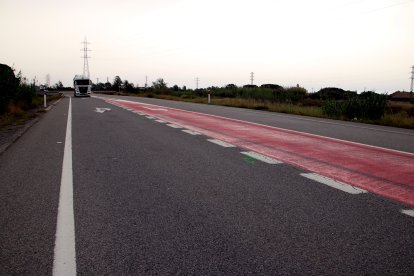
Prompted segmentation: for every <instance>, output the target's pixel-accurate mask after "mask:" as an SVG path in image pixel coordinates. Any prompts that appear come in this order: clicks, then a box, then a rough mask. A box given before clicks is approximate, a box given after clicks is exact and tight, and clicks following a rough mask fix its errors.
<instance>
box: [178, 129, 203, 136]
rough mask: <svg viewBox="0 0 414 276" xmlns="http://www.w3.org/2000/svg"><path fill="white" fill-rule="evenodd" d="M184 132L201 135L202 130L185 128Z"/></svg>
mask: <svg viewBox="0 0 414 276" xmlns="http://www.w3.org/2000/svg"><path fill="white" fill-rule="evenodd" d="M182 132H185V133H188V134H191V135H201V133H200V132H197V131H194V130H190V129H183V130H182Z"/></svg>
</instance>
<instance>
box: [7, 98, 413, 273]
mask: <svg viewBox="0 0 414 276" xmlns="http://www.w3.org/2000/svg"><path fill="white" fill-rule="evenodd" d="M0 208H1V215H0V226H1V230H0V248H1V250H0V274H1V275H11V274H12V275H16V274H30V275H45V274H46V275H47V274H55V275H75V274H79V275H104V274H116V275H124V274H132V275H148V274H163V275H166V274H214V275H217V274H223V275H234V274H235V275H243V274H267V275H275V274H294V275H298V274H299V275H302V274H311V275H312V274H330V275H333V274H335V275H338V274H368V275H378V274H381V275H383V274H388V275H397V274H398V275H413V274H414V261H413V260H414V131H413V130H405V129H398V128H390V127H381V126H372V125H364V124H358V123H352V122H340V121H332V120H323V119H315V118H309V117H301V116H292V115H284V114H276V113H269V112H263V111H254V110H244V109H237V108H228V107H220V106H208V105H199V104H190V103H182V102H171V101H164V100H157V99H146V98H132V97H116V96H102V95H96V96H94V97H92V98H71V97H68V96H67V97H65V98H64V99H62V100H61V101H60V102H59V103H58V104H57V105H56V106H55V107H54V108H53V109H51V110H50V111H49V112H47V113H46V114H44V115H43V117H42V118H41V120H40V121H39V122H38V123H37V124H35V125H34V126H33V127H31V128H30V129H29V130H28V131H27V132H26V133H25V134H24V135H23V136H22V137H21V138H20V139H19V140H18V141H17V142H15V143H14V144H13V145H12V146H11V147H10V148H9V149H8V150H7V151H6V152H4V153H3V154H1V155H0Z"/></svg>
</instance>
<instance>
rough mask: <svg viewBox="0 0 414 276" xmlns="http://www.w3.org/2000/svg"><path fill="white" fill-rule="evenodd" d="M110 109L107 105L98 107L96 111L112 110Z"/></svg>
mask: <svg viewBox="0 0 414 276" xmlns="http://www.w3.org/2000/svg"><path fill="white" fill-rule="evenodd" d="M110 110H111V109H110V108H106V107H97V108H96V110H95V112H98V113H104V112H105V111H110Z"/></svg>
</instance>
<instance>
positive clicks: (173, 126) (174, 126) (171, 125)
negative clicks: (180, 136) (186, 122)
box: [167, 124, 182, 128]
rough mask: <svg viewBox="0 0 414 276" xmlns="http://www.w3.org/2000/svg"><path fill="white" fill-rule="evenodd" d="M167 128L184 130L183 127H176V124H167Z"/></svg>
mask: <svg viewBox="0 0 414 276" xmlns="http://www.w3.org/2000/svg"><path fill="white" fill-rule="evenodd" d="M167 126H169V127H172V128H182V127H180V126H177V125H174V124H167Z"/></svg>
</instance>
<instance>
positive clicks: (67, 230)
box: [53, 98, 76, 275]
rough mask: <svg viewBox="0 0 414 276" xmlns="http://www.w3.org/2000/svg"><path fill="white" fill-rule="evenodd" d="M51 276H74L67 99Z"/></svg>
mask: <svg viewBox="0 0 414 276" xmlns="http://www.w3.org/2000/svg"><path fill="white" fill-rule="evenodd" d="M53 275H76V251H75V218H74V215H73V171H72V99H71V98H69V111H68V121H67V125H66V138H65V149H64V153H63V166H62V178H61V183H60V196H59V209H58V217H57V225H56V239H55V251H54V260H53Z"/></svg>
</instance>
